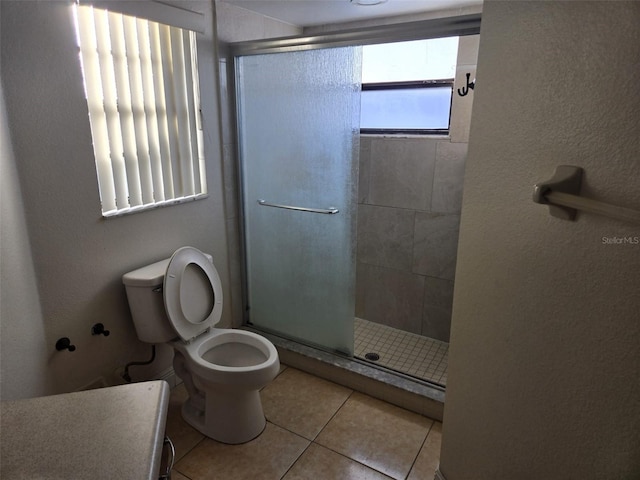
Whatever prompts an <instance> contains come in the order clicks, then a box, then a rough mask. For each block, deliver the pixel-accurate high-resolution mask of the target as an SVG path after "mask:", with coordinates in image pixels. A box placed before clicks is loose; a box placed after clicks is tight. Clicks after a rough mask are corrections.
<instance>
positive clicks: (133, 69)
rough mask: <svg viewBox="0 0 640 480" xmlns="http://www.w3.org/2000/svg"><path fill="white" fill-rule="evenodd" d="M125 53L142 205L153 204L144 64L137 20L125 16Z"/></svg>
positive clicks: (123, 18)
mask: <svg viewBox="0 0 640 480" xmlns="http://www.w3.org/2000/svg"><path fill="white" fill-rule="evenodd" d="M122 20H123V27H124V39H125V51H126V54H127V63H128V65H129V91H130V92H131V113H132V115H133V126H134V136H135V149H136V156H137V158H138V165H137V170H138V179H139V185H140V200H141V205H144V204H148V203H153V181H152V174H151V164H150V158H149V133H148V132H147V122H146V114H145V110H144V92H143V88H142V62H141V61H140V56H141V55H140V47H139V41H138V30H137V28H136V19H135V18H133V17H127V16H123V17H122Z"/></svg>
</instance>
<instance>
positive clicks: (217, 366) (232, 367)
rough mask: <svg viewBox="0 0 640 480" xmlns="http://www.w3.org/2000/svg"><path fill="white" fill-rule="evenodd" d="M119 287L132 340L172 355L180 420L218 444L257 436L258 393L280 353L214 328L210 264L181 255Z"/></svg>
mask: <svg viewBox="0 0 640 480" xmlns="http://www.w3.org/2000/svg"><path fill="white" fill-rule="evenodd" d="M122 281H123V283H124V285H125V289H126V292H127V298H128V301H129V307H130V309H131V315H132V318H133V322H134V326H135V328H136V333H137V335H138V338H139V339H140V340H142V341H144V342H148V343H168V344H169V345H170V346H171V347H172V348H173V349H174V361H173V366H174V370H175V372H176V374H177V375H178V376H179V377H180V378H181V379H182V380H183V382H184V384H185V387H186V389H187V392H188V394H189V398H188V399H187V400H186V402H185V403H184V405H183V407H182V415H183V417H184V419H185V420H186V421H187V422H188V423H189V424H190V425H191V426H193V427H194V428H195V429H197V430H198V431H200V432H201V433H203V434H204V435H206V436H208V437H210V438H213V439H214V440H218V441H220V442H224V443H231V444H237V443H244V442H248V441H249V440H252V439H253V438H255V437H256V436H258V435H260V433H261V432H262V431H263V430H264V427H265V425H266V420H265V417H264V413H263V410H262V403H261V401H260V393H259V390H260V389H261V388H262V387H264V386H265V385H267V384H268V383H269V382H270V381H271V380H273V379H274V378H275V376H276V375H277V373H278V371H279V368H280V362H279V359H278V352H277V350H276V349H275V347H274V346H273V344H272V343H271V342H269V341H268V340H267V339H266V338H264V337H262V336H260V335H257V334H255V333H252V332H247V331H244V330H238V329H223V328H215V326H216V325H217V324H218V323H219V321H220V317H221V315H222V306H223V299H222V286H221V284H220V277H219V276H218V272H217V271H216V269H215V266H214V265H213V263H212V259H211V257H210V256H208V255H205V254H204V253H202V252H201V251H200V250H197V249H195V248H193V247H182V248H180V249H178V250H176V252H175V253H174V254H173V256H172V257H171V258H169V259H166V260H161V261H160V262H156V263H154V264H152V265H148V266H146V267H143V268H139V269H137V270H134V271H132V272H129V273H127V274H125V275H124V276H123V277H122Z"/></svg>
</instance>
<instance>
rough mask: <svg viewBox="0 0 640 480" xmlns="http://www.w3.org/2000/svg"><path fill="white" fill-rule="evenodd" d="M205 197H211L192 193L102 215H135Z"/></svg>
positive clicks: (111, 216) (105, 216) (106, 216)
mask: <svg viewBox="0 0 640 480" xmlns="http://www.w3.org/2000/svg"><path fill="white" fill-rule="evenodd" d="M205 198H209V194H208V193H200V194H198V195H191V196H188V197H180V198H174V199H172V200H165V201H163V202H157V203H153V204H149V205H140V206H137V207H130V208H121V209H120V210H110V211H108V212H103V213H102V216H103V217H104V218H114V217H122V216H124V215H133V214H134V213H140V212H146V211H149V210H155V209H157V208H163V207H170V206H172V205H179V204H182V203H189V202H194V201H196V200H204V199H205Z"/></svg>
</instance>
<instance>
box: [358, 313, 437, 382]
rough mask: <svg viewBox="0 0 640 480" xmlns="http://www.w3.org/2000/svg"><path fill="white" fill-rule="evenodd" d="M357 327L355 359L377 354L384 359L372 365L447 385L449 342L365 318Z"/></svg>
mask: <svg viewBox="0 0 640 480" xmlns="http://www.w3.org/2000/svg"><path fill="white" fill-rule="evenodd" d="M354 325H355V346H354V350H355V352H354V356H355V357H357V358H360V359H363V360H367V359H366V357H365V355H366V354H367V353H377V354H378V355H379V356H380V358H379V359H378V360H376V361H370V363H373V364H377V365H382V366H383V367H387V368H390V369H392V370H397V371H399V372H402V373H405V374H407V375H411V376H413V377H418V378H421V379H423V380H427V381H429V382H433V383H437V384H439V385H442V386H446V384H447V364H448V361H449V344H448V343H446V342H442V341H440V340H435V339H433V338H429V337H423V336H422V335H416V334H415V333H410V332H404V331H402V330H398V329H397V328H392V327H388V326H386V325H381V324H379V323H374V322H370V321H368V320H363V319H361V318H356V319H355V323H354Z"/></svg>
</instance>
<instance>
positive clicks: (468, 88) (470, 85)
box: [458, 73, 476, 97]
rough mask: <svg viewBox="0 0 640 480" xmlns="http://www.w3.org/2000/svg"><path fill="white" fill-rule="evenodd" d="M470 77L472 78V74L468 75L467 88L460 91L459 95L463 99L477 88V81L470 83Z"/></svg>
mask: <svg viewBox="0 0 640 480" xmlns="http://www.w3.org/2000/svg"><path fill="white" fill-rule="evenodd" d="M469 77H471V74H470V73H467V86H466V87H462V90H461V89H458V95H460V96H461V97H464V96H465V95H467V94H468V93H469V90H473V87H475V86H476V81H475V79H474V80H473V82H469Z"/></svg>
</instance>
